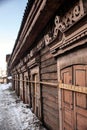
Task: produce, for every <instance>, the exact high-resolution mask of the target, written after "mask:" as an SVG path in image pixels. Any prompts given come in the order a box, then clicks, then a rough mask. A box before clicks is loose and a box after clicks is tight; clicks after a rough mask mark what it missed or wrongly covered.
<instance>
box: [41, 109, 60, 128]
mask: <svg viewBox="0 0 87 130" xmlns="http://www.w3.org/2000/svg"><path fill="white" fill-rule="evenodd" d="M44 122H45V124H47V126H49V127H48V128H49V129H50V130H54V129H55V130H58V128H59V123H58V119H57V120H55V119H54V118H53V116H52V115H50V114H49V113H47V112H45V111H44Z"/></svg>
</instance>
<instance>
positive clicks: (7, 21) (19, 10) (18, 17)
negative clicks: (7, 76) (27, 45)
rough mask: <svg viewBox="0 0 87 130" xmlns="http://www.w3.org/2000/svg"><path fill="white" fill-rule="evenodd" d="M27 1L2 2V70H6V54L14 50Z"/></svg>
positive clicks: (0, 18) (0, 37)
mask: <svg viewBox="0 0 87 130" xmlns="http://www.w3.org/2000/svg"><path fill="white" fill-rule="evenodd" d="M2 1H3V2H2ZM27 1H28V0H0V69H6V54H11V52H12V50H13V47H14V44H15V40H16V38H17V35H18V31H19V29H20V25H21V22H22V18H23V14H24V10H25V7H26V4H27Z"/></svg>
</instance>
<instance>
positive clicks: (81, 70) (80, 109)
mask: <svg viewBox="0 0 87 130" xmlns="http://www.w3.org/2000/svg"><path fill="white" fill-rule="evenodd" d="M73 75H74V85H76V86H85V87H87V67H86V65H77V66H74V67H73ZM74 112H75V126H76V130H87V95H86V94H84V93H77V92H75V94H74Z"/></svg>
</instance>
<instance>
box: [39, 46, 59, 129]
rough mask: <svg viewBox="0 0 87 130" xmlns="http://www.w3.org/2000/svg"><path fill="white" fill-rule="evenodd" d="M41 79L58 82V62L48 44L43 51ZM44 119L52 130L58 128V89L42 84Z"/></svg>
mask: <svg viewBox="0 0 87 130" xmlns="http://www.w3.org/2000/svg"><path fill="white" fill-rule="evenodd" d="M41 81H42V82H49V83H57V62H56V60H55V59H54V57H53V56H52V55H51V54H50V51H49V48H48V47H47V46H46V47H45V48H43V49H42V51H41ZM42 102H43V104H42V106H43V107H42V110H43V121H44V123H45V125H46V126H48V128H49V129H50V130H54V129H55V130H58V128H59V123H58V122H59V118H58V90H57V87H55V86H49V85H42Z"/></svg>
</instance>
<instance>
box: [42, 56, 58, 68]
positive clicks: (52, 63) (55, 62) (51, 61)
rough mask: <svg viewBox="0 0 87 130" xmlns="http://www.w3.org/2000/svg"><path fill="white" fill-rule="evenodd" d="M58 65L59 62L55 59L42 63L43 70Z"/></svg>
mask: <svg viewBox="0 0 87 130" xmlns="http://www.w3.org/2000/svg"><path fill="white" fill-rule="evenodd" d="M54 64H57V61H56V60H55V59H54V58H50V59H49V60H46V61H43V62H41V68H43V67H47V66H51V65H54Z"/></svg>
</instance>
